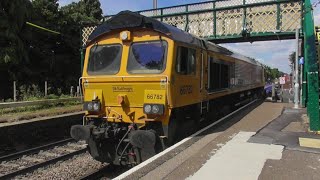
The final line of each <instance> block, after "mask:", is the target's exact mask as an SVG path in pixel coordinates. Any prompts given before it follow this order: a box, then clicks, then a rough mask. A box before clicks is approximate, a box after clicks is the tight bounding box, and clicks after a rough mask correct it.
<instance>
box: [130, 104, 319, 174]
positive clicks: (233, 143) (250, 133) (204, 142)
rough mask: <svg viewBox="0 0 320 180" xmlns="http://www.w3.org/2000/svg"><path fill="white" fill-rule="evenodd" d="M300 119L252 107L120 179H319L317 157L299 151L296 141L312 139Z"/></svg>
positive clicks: (280, 107) (286, 108)
mask: <svg viewBox="0 0 320 180" xmlns="http://www.w3.org/2000/svg"><path fill="white" fill-rule="evenodd" d="M302 114H304V111H303V110H299V111H294V110H292V109H291V108H290V105H289V104H286V103H272V102H264V103H262V104H256V105H255V106H251V107H249V108H246V109H244V110H243V111H241V112H240V113H238V114H237V115H236V116H234V117H232V118H230V119H228V121H226V122H223V123H220V124H218V125H217V126H214V127H212V128H209V129H208V130H206V131H204V132H202V133H200V134H199V135H197V136H196V137H193V138H192V139H191V140H190V141H187V142H186V143H184V144H182V145H180V146H178V147H177V148H175V149H174V150H172V151H170V152H169V153H166V154H165V155H164V156H161V157H159V158H157V159H156V160H154V161H153V162H151V163H149V164H148V165H146V166H145V167H143V168H141V169H139V170H137V171H136V172H134V173H132V174H130V175H128V176H126V177H125V178H124V179H146V180H147V179H148V180H149V179H152V180H157V179H172V180H177V179H201V180H202V179H219V180H220V179H222V180H223V179H244V180H250V179H288V180H289V179H290V180H291V179H320V173H318V172H319V170H320V151H319V154H318V150H317V149H314V148H312V149H310V148H305V147H299V143H298V142H299V141H298V138H299V137H312V136H313V135H310V133H309V134H308V133H305V132H303V131H304V129H305V124H303V122H302V120H301V116H302ZM288 119H290V120H288ZM300 121H301V126H299V123H298V122H300ZM292 122H295V123H293V124H292Z"/></svg>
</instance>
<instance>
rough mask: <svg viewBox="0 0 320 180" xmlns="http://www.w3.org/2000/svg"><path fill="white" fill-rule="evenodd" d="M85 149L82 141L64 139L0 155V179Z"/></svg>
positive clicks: (68, 157)
mask: <svg viewBox="0 0 320 180" xmlns="http://www.w3.org/2000/svg"><path fill="white" fill-rule="evenodd" d="M86 150H87V147H86V144H85V143H84V142H74V141H73V140H72V139H66V140H63V141H58V142H55V143H51V144H48V145H45V146H40V147H37V148H32V149H29V150H25V151H21V152H18V153H13V154H10V155H6V156H3V157H0V161H1V164H0V179H9V178H13V177H15V176H18V175H22V174H26V173H29V172H32V171H34V170H36V169H38V168H41V167H44V166H48V165H50V164H53V163H56V162H58V161H61V160H66V159H70V158H72V157H73V156H75V155H77V154H81V153H85V152H86Z"/></svg>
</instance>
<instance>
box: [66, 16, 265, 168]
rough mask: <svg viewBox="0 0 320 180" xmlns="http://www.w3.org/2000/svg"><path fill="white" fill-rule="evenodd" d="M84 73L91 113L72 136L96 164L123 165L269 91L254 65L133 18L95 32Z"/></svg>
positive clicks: (259, 67) (177, 31)
mask: <svg viewBox="0 0 320 180" xmlns="http://www.w3.org/2000/svg"><path fill="white" fill-rule="evenodd" d="M83 69H84V70H83V74H82V77H81V78H80V80H81V81H80V82H81V86H82V90H83V96H84V106H83V108H84V110H85V111H86V113H85V116H84V118H83V121H84V122H83V125H75V126H73V127H72V128H71V136H72V137H73V138H74V139H76V140H86V141H87V143H88V147H89V148H88V149H89V152H90V154H91V155H92V156H93V158H95V159H96V160H99V161H101V162H108V163H115V164H122V165H124V164H131V165H132V164H133V165H134V164H137V163H140V162H141V161H143V160H144V157H148V154H149V155H150V154H152V153H158V152H159V151H161V150H162V149H163V148H165V147H166V146H168V145H171V144H173V143H175V141H177V140H178V139H179V138H181V136H180V135H181V134H184V133H185V132H188V131H189V130H190V129H192V128H195V127H197V126H198V125H199V123H200V122H201V121H207V122H208V121H210V122H211V121H215V120H217V119H218V118H220V117H222V116H224V115H226V114H228V113H230V112H231V111H233V110H235V109H236V108H238V107H239V106H241V105H243V104H245V103H247V102H248V101H250V100H252V99H254V98H259V97H260V96H261V95H262V93H263V87H264V71H263V68H262V65H261V64H260V63H258V62H257V61H255V60H254V59H251V58H248V57H245V56H242V55H240V54H237V53H234V52H232V51H230V50H228V49H226V48H223V47H221V46H218V45H216V44H213V43H211V42H208V41H206V40H203V39H200V38H197V37H195V36H193V35H191V34H189V33H188V32H185V31H182V30H180V29H178V28H176V27H173V26H170V25H168V24H165V23H162V22H160V21H157V20H155V19H152V18H149V17H145V16H142V15H140V14H137V13H133V12H130V11H123V12H120V13H119V14H117V15H115V16H113V17H112V18H111V19H109V20H107V21H106V22H104V23H102V24H101V25H99V26H98V27H97V28H96V29H95V30H94V31H93V32H92V34H91V35H90V36H89V39H88V42H87V45H86V54H85V61H84V67H83ZM150 152H151V153H150Z"/></svg>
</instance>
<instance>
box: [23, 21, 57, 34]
mask: <svg viewBox="0 0 320 180" xmlns="http://www.w3.org/2000/svg"><path fill="white" fill-rule="evenodd" d="M26 24H28V25H30V26H33V27H36V28H38V29H42V30H44V31H48V32H51V33H54V34H61V33H59V32H57V31H53V30H50V29H47V28H44V27H41V26H39V25H36V24H33V23H31V22H26Z"/></svg>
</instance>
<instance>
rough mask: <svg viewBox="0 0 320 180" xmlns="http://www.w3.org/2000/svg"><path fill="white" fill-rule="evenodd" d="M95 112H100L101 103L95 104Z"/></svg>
mask: <svg viewBox="0 0 320 180" xmlns="http://www.w3.org/2000/svg"><path fill="white" fill-rule="evenodd" d="M93 110H94V111H99V110H100V103H99V102H94V103H93Z"/></svg>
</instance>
